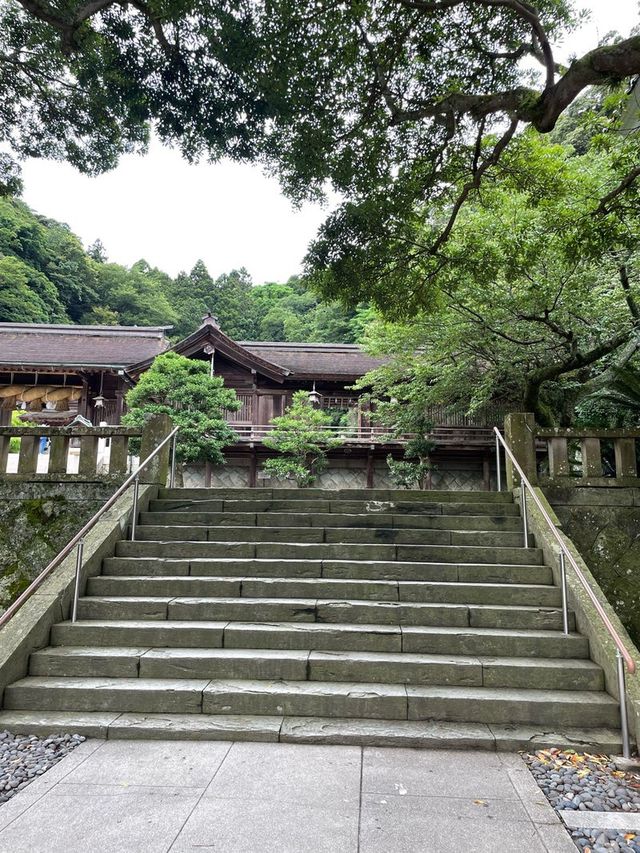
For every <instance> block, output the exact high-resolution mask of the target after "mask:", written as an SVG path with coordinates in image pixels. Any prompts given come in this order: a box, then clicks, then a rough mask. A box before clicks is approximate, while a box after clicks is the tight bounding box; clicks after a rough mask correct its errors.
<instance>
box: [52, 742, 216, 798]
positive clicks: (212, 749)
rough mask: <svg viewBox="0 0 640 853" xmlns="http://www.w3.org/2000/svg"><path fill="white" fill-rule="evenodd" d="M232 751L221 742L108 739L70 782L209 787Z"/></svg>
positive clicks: (73, 772) (73, 771)
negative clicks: (225, 758) (228, 753)
mask: <svg viewBox="0 0 640 853" xmlns="http://www.w3.org/2000/svg"><path fill="white" fill-rule="evenodd" d="M228 751H229V744H228V743H224V742H222V741H203V742H202V743H198V742H195V741H173V740H171V741H157V740H156V741H134V740H109V741H107V742H106V743H105V744H104V745H103V746H102V748H101V749H99V750H98V751H97V752H96V753H95V754H94V755H93V757H92V760H91V761H85V762H83V763H82V764H81V765H80V766H79V767H77V768H76V769H74V770H72V771H71V773H69V774H68V775H67V776H66V777H65V780H64V781H65V783H68V784H86V785H122V786H127V785H145V786H152V787H164V786H168V787H173V788H180V787H182V786H186V787H192V788H206V786H207V785H208V784H209V782H210V781H211V780H212V778H213V776H214V774H215V772H216V770H217V769H218V768H219V766H220V764H221V763H222V761H223V759H224V757H225V755H226V754H227V752H228Z"/></svg>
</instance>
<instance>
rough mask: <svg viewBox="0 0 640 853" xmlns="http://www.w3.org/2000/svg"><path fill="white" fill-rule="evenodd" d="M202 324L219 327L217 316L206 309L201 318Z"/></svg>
mask: <svg viewBox="0 0 640 853" xmlns="http://www.w3.org/2000/svg"><path fill="white" fill-rule="evenodd" d="M202 326H213V328H214V329H219V328H220V323H219V322H218V318H217V317H216V315H215V314H212V313H211V311H207V313H206V314H205V315H204V317H203V318H202ZM202 326H201V327H202Z"/></svg>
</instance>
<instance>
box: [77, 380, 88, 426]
mask: <svg viewBox="0 0 640 853" xmlns="http://www.w3.org/2000/svg"><path fill="white" fill-rule="evenodd" d="M88 409H89V383H88V382H87V380H86V379H84V378H83V379H82V393H81V394H80V399H79V400H78V414H79V415H82V417H83V418H86V417H87V411H88Z"/></svg>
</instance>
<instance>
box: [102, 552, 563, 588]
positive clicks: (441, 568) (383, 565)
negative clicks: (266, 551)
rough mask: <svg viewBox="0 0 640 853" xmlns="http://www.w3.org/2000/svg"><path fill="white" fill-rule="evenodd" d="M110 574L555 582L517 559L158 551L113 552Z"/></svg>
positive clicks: (540, 568) (543, 571) (107, 565)
mask: <svg viewBox="0 0 640 853" xmlns="http://www.w3.org/2000/svg"><path fill="white" fill-rule="evenodd" d="M103 569H104V572H105V574H108V575H112V576H116V577H131V576H139V575H141V574H149V575H154V576H156V577H166V576H171V577H175V576H178V575H181V576H184V577H187V576H190V577H217V578H219V577H229V578H238V579H239V578H242V577H244V576H250V577H274V576H277V577H279V578H281V579H283V580H286V579H289V578H308V579H319V578H324V579H332V580H391V581H430V582H433V583H440V582H448V583H453V582H456V581H462V582H466V583H496V584H503V583H504V584H523V583H524V584H529V583H533V584H551V583H552V582H553V575H552V572H551V569H550V568H549V567H548V566H543V565H526V564H522V565H520V564H518V565H516V564H513V563H459V564H456V563H441V562H419V563H414V562H412V563H407V562H402V561H393V562H388V561H386V562H385V561H379V560H378V561H376V560H360V561H357V562H355V561H352V560H318V559H316V560H304V559H293V560H285V559H282V560H267V559H254V558H244V559H242V558H240V559H228V560H226V559H222V558H218V559H206V558H193V559H182V560H181V559H180V558H173V559H167V558H163V557H159V556H155V557H135V556H132V557H108V558H106V559H105V560H104V561H103Z"/></svg>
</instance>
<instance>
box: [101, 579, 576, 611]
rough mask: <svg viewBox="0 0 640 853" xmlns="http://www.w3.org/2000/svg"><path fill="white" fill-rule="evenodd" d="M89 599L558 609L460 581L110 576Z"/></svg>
mask: <svg viewBox="0 0 640 853" xmlns="http://www.w3.org/2000/svg"><path fill="white" fill-rule="evenodd" d="M87 595H89V596H115V595H121V596H139V595H150V596H170V597H172V598H173V597H176V596H190V597H195V596H204V597H212V596H213V597H238V596H241V597H247V598H316V599H335V598H338V599H343V598H347V599H354V598H355V599H360V600H376V601H421V602H443V603H462V604H507V605H516V606H517V605H529V606H531V607H559V606H560V604H561V594H560V590H559V589H558V588H557V587H554V586H548V585H544V584H490V583H464V582H462V581H454V582H448V581H440V582H437V583H434V582H432V581H395V580H392V581H386V580H385V581H373V580H345V579H342V578H338V579H335V580H332V579H330V578H273V577H234V578H227V577H196V576H192V575H187V576H182V575H176V576H166V575H164V576H162V577H153V576H140V577H125V576H119V575H116V576H109V575H99V576H97V577H94V578H89V580H88V586H87Z"/></svg>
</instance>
